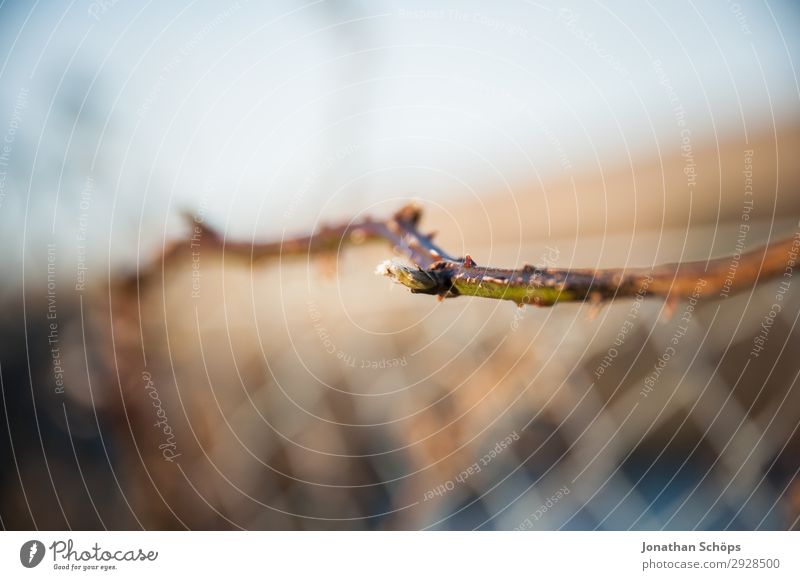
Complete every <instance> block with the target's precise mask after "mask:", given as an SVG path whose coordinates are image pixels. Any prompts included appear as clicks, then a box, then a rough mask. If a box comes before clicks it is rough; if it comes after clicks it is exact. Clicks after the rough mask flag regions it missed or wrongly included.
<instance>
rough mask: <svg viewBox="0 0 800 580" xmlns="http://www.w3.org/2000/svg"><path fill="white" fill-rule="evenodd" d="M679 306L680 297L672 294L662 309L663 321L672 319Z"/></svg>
mask: <svg viewBox="0 0 800 580" xmlns="http://www.w3.org/2000/svg"><path fill="white" fill-rule="evenodd" d="M677 306H678V299H677V298H675V297H674V296H672V295H670V296H668V297H667V300H666V302H664V308H663V309H662V310H661V321H662V322H669V321H670V320H672V315H673V314H675V308H677Z"/></svg>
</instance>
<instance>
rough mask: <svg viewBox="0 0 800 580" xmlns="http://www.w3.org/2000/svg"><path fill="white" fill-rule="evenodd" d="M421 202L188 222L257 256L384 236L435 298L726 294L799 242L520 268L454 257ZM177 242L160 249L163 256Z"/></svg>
mask: <svg viewBox="0 0 800 580" xmlns="http://www.w3.org/2000/svg"><path fill="white" fill-rule="evenodd" d="M421 216H422V211H421V209H420V208H419V207H418V206H416V205H413V204H411V205H407V206H405V207H403V208H402V209H401V210H400V211H398V212H397V213H395V214H394V215H393V216H392V217H390V218H388V219H386V220H375V219H372V218H369V217H367V218H364V219H363V220H360V221H354V222H351V223H348V224H344V225H338V226H326V227H323V228H321V229H320V230H319V231H317V232H315V233H313V234H311V235H307V236H300V237H295V238H290V239H286V240H281V241H273V242H266V243H252V242H243V241H228V240H226V239H225V238H223V237H221V236H220V235H219V234H218V233H217V232H216V231H214V230H213V229H210V228H208V227H207V226H205V225H203V224H201V223H196V222H195V221H193V222H192V225H193V228H194V234H193V238H192V240H197V241H198V243H199V244H202V247H203V248H207V247H209V246H212V247H216V248H217V249H219V250H220V251H222V252H223V253H225V254H226V255H230V256H232V257H238V258H243V259H247V260H250V261H251V262H257V261H262V260H265V259H269V258H274V257H279V256H307V255H311V254H318V253H326V252H338V251H339V250H340V249H341V248H342V247H343V246H345V245H348V244H360V243H364V242H367V241H377V240H386V241H389V242H390V243H391V244H392V246H393V248H394V251H395V252H396V253H398V254H400V255H403V256H405V257H406V258H408V259H409V260H410V261H411V262H412V265H411V266H407V265H403V264H399V263H396V262H391V261H386V262H384V263H383V264H381V265H379V266H378V270H377V272H378V273H379V274H382V275H385V276H388V277H389V278H391V279H393V280H394V281H396V282H398V283H400V284H402V285H404V286H406V287H408V288H409V289H410V290H411V292H413V293H418V294H430V295H435V296H438V297H439V298H453V297H456V296H461V295H468V296H479V297H484V298H493V299H499V300H511V301H513V302H516V303H517V304H518V305H523V304H534V305H537V306H551V305H553V304H555V303H556V302H574V301H584V300H588V301H591V302H593V303H598V302H602V301H605V300H610V299H612V298H624V297H634V296H637V295H641V296H662V297H666V298H670V299H677V298H688V297H694V298H702V297H710V296H715V295H716V296H722V295H728V294H733V293H735V292H737V291H740V290H743V289H745V288H748V287H752V285H753V284H755V283H756V282H759V281H762V280H766V279H769V278H774V277H777V276H780V275H782V274H783V273H784V272H785V271H789V272H791V268H793V267H794V265H795V261H796V260H797V254H798V251H799V250H800V233H798V234H795V236H793V237H792V238H789V239H786V240H781V241H778V242H773V243H771V244H769V245H766V246H762V247H760V248H757V249H755V250H752V251H750V252H748V253H746V254H742V255H741V256H740V257H739V258H738V260H734V258H733V257H726V258H718V259H715V260H710V261H707V262H691V263H686V264H666V265H662V266H658V267H655V268H634V269H625V268H606V269H600V270H591V269H559V268H539V267H535V266H531V265H524V266H523V267H522V268H520V269H505V268H495V267H482V266H479V265H478V264H476V263H475V261H474V260H473V259H472V258H471V257H470V256H469V255H467V256H465V257H464V258H456V257H453V256H451V255H449V254H448V253H447V252H445V251H444V250H442V249H441V248H440V247H438V246H437V245H436V244H435V243H434V242H433V235H426V234H423V233H421V232H420V231H419V230H418V225H419V221H420V218H421ZM183 248H184V246H180V245H179V246H175V247H174V248H172V249H171V250H170V251H168V252H166V253H165V256H164V259H165V260H167V259H169V258H170V257H171V256H173V255H175V254H179V253H180V251H181V249H183Z"/></svg>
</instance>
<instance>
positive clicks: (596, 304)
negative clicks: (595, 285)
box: [586, 292, 603, 321]
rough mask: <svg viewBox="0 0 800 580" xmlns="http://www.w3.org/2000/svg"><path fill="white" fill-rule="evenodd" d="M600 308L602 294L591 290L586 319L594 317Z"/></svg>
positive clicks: (601, 305)
mask: <svg viewBox="0 0 800 580" xmlns="http://www.w3.org/2000/svg"><path fill="white" fill-rule="evenodd" d="M602 309H603V295H602V294H600V292H592V293H591V294H589V311H588V312H587V313H586V319H587V320H589V321H592V320H594V319H596V318H597V315H598V314H600V311H601V310H602Z"/></svg>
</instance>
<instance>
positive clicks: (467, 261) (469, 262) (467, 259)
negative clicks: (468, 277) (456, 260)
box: [464, 254, 477, 268]
mask: <svg viewBox="0 0 800 580" xmlns="http://www.w3.org/2000/svg"><path fill="white" fill-rule="evenodd" d="M475 266H477V264H476V263H475V260H473V259H472V256H470V255H469V254H467V255H466V256H464V267H465V268H474V267H475Z"/></svg>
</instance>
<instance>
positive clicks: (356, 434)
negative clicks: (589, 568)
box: [0, 0, 800, 530]
mask: <svg viewBox="0 0 800 580" xmlns="http://www.w3.org/2000/svg"><path fill="white" fill-rule="evenodd" d="M798 25H800V8H798V6H797V5H796V3H794V2H791V1H788V0H787V1H774V2H773V1H770V2H756V1H750V0H742V1H738V2H718V3H714V4H709V3H706V4H696V3H692V2H671V3H660V4H655V3H650V2H644V3H637V4H635V5H634V4H630V3H623V2H602V3H601V2H566V3H538V2H528V1H516V0H511V1H508V2H503V3H492V4H489V3H485V2H483V3H479V2H420V1H412V2H392V1H377V2H366V1H363V2H356V1H338V2H333V1H331V0H327V1H326V0H317V1H312V2H300V1H296V2H294V1H293V2H288V1H276V2H270V3H269V5H262V4H260V3H250V2H245V1H239V2H229V3H224V2H223V3H220V2H199V1H198V2H191V3H190V2H183V3H176V4H164V5H156V4H154V3H145V4H141V3H133V2H127V1H118V0H96V1H94V2H89V1H82V2H72V3H69V4H65V3H59V2H53V1H49V0H45V1H43V2H38V3H35V4H33V5H29V4H27V3H22V2H13V1H12V2H5V3H3V4H2V5H0V81H1V82H0V135H2V137H0V138H2V143H0V240H1V241H2V244H3V248H4V251H3V252H2V253H0V263H1V264H2V268H3V273H4V275H3V276H2V282H1V283H0V300H2V309H1V310H0V332H1V333H2V334H0V337H2V340H0V391H1V393H0V394H2V415H1V416H2V421H3V422H4V423H5V428H3V429H0V525H2V526H3V528H5V529H63V528H70V529H95V528H109V529H139V528H146V529H186V528H188V529H229V528H230V529H238V528H245V529H423V528H424V529H475V528H477V529H522V530H527V529H581V530H584V529H662V528H666V529H793V528H797V527H798V521H799V519H798V518H800V484H798V479H797V475H798V471H799V470H800V435H798V425H799V424H800V392H799V391H800V388H798V387H797V384H796V382H797V378H798V373H800V366H798V363H797V359H796V357H795V355H792V354H791V353H792V352H795V353H796V352H797V350H798V348H800V335H798V330H797V320H798V316H799V315H800V293H799V292H798V290H797V285H798V282H797V281H795V280H793V279H792V276H791V274H792V272H791V271H790V272H789V275H788V276H786V277H785V278H784V279H783V280H782V281H781V280H778V281H772V282H764V283H761V284H758V285H757V286H754V287H752V288H750V289H748V290H747V291H745V292H742V293H740V294H737V295H735V296H733V295H730V296H728V295H724V294H722V295H720V296H719V298H718V299H716V300H710V301H706V302H703V303H702V304H697V305H695V304H692V303H688V302H678V303H677V304H674V305H672V306H671V307H670V308H667V305H665V304H664V303H663V301H660V300H656V299H648V300H644V301H642V300H617V301H614V302H613V303H612V304H609V305H605V306H603V307H602V308H601V309H599V310H597V309H592V308H590V307H589V306H588V305H581V304H575V305H573V304H565V305H558V306H556V307H554V308H551V309H533V308H525V309H518V308H516V307H515V306H514V305H513V304H511V303H494V302H493V301H489V300H481V299H471V298H464V297H462V298H459V299H457V300H447V301H443V302H437V301H436V300H433V299H431V298H430V297H425V296H415V295H411V294H410V293H408V292H406V291H405V290H403V289H402V288H399V287H391V284H390V283H389V282H388V281H387V280H385V279H382V278H379V277H376V276H373V275H372V271H373V270H374V268H375V265H376V264H377V263H379V262H380V261H382V260H384V259H386V258H388V257H390V256H391V248H390V247H388V245H381V244H375V245H370V246H364V247H355V248H347V249H346V250H344V251H342V252H337V253H335V254H333V255H329V256H307V257H304V258H292V259H289V258H280V259H278V258H276V259H275V260H272V261H268V262H262V263H259V264H257V265H253V264H251V263H250V262H249V261H248V260H247V259H231V258H230V257H229V256H228V255H227V254H223V253H222V252H221V251H220V248H219V247H218V246H213V245H205V246H202V251H200V249H198V248H193V247H192V245H191V236H192V234H193V233H194V229H193V227H192V224H191V223H187V220H186V219H185V214H186V213H188V214H190V215H194V216H195V217H194V219H195V223H201V222H202V223H203V224H204V225H206V226H208V227H210V228H213V229H214V230H216V231H217V232H219V233H220V235H224V237H225V239H226V240H230V241H236V242H244V243H257V242H261V241H267V240H281V239H289V238H291V237H292V236H295V235H298V234H304V233H309V232H311V231H314V230H315V229H318V228H319V227H321V226H322V225H324V224H332V223H339V222H342V221H344V222H347V221H348V220H350V219H358V218H363V217H364V216H366V215H373V216H376V217H380V216H387V215H390V214H391V213H392V212H394V211H396V210H397V209H398V208H399V207H401V206H402V205H404V204H405V203H407V202H409V201H415V202H417V203H419V204H420V205H421V206H422V207H423V208H424V211H425V214H424V217H423V226H422V227H423V230H424V231H437V232H438V237H437V240H438V242H439V243H440V245H441V246H442V247H444V248H446V249H447V250H448V251H450V252H451V253H452V254H455V255H463V254H465V253H470V254H471V255H472V256H473V257H474V258H475V260H476V261H477V262H478V263H479V264H492V265H496V266H508V267H512V266H520V265H522V264H523V263H525V262H530V263H534V264H537V265H545V266H559V267H581V268H583V267H589V268H601V267H643V266H649V265H655V264H659V263H663V262H676V261H695V260H700V261H703V260H708V259H709V258H712V257H718V256H726V255H730V256H732V258H731V276H733V277H735V275H736V268H737V264H738V261H737V256H738V255H739V254H741V252H742V251H745V250H747V249H749V248H753V247H756V246H758V245H760V244H762V243H764V242H767V241H769V240H773V239H779V238H783V237H787V236H792V235H795V234H797V232H798V229H799V228H800V197H799V196H798V193H797V192H798V185H800V167H798V164H797V162H796V160H797V158H798V153H799V152H800V87H799V86H798V74H797V69H796V66H797V62H798V58H800V40H798V38H800V37H798V35H797V31H798ZM775 305H778V308H776V307H775ZM668 310H670V311H671V312H667V311H668Z"/></svg>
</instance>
